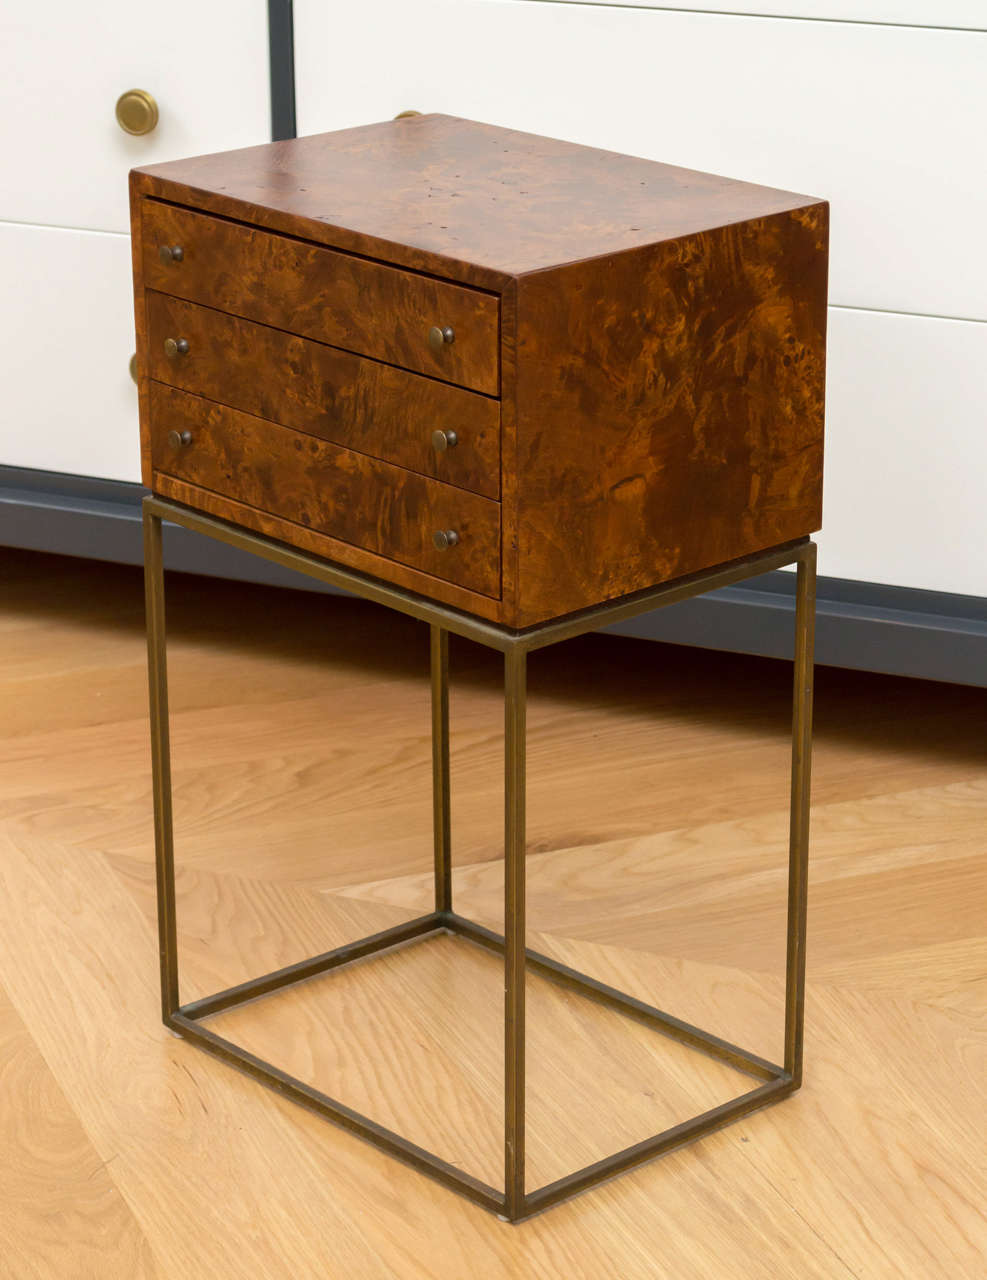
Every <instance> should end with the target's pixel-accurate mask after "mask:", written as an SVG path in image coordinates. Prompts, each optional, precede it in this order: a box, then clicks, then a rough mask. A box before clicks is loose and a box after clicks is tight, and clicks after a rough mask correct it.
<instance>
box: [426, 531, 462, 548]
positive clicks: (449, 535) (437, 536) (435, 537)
mask: <svg viewBox="0 0 987 1280" xmlns="http://www.w3.org/2000/svg"><path fill="white" fill-rule="evenodd" d="M432 541H433V542H434V543H435V546H436V549H437V550H439V551H448V550H449V548H450V547H454V546H455V545H456V543H457V542H458V541H459V534H458V533H457V532H456V530H455V529H436V531H435V532H434V533H433V534H432Z"/></svg>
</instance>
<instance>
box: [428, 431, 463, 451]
mask: <svg viewBox="0 0 987 1280" xmlns="http://www.w3.org/2000/svg"><path fill="white" fill-rule="evenodd" d="M456 444H459V436H457V435H456V433H455V431H433V432H432V448H433V449H434V450H435V452H436V453H445V451H446V449H451V448H452V447H453V445H456Z"/></svg>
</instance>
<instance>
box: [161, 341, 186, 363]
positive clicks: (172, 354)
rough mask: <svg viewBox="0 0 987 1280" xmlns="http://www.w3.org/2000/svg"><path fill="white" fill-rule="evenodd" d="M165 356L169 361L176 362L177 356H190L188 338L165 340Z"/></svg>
mask: <svg viewBox="0 0 987 1280" xmlns="http://www.w3.org/2000/svg"><path fill="white" fill-rule="evenodd" d="M164 349H165V355H166V356H167V357H168V359H169V360H174V359H175V358H176V357H177V356H187V355H188V339H187V338H165V340H164Z"/></svg>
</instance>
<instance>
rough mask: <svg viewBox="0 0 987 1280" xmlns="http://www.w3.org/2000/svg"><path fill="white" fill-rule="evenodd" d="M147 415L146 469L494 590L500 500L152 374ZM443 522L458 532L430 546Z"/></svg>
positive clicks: (439, 574)
mask: <svg viewBox="0 0 987 1280" xmlns="http://www.w3.org/2000/svg"><path fill="white" fill-rule="evenodd" d="M150 422H151V457H152V463H153V467H154V470H155V472H163V473H165V474H167V475H170V476H175V477H176V478H177V479H179V480H185V481H187V482H188V483H189V484H194V485H198V486H199V487H201V488H203V489H209V490H212V492H214V493H218V494H222V495H223V496H225V497H228V498H233V499H235V500H236V501H238V502H242V503H245V504H247V505H248V506H251V507H256V508H258V509H259V510H261V511H266V512H268V513H270V514H271V515H276V516H280V517H282V518H284V519H286V520H290V521H292V522H293V523H294V524H297V525H302V526H304V527H305V528H308V529H313V530H315V531H316V532H317V533H324V534H328V535H329V536H330V537H333V538H339V539H341V540H342V541H344V542H349V543H352V544H353V545H354V546H358V547H363V548H365V549H366V550H368V551H372V552H375V553H376V554H377V555H381V556H387V557H389V558H390V559H392V560H397V561H399V562H400V563H401V564H406V565H410V566H411V567H412V568H415V569H420V570H422V571H424V572H425V573H430V574H433V575H434V576H435V577H437V578H443V579H445V580H446V581H447V582H455V583H457V584H458V585H460V586H464V587H468V588H470V590H472V591H477V592H480V593H481V594H482V595H486V596H493V597H495V598H496V597H498V596H499V595H500V506H499V504H498V503H496V502H491V501H490V499H488V498H481V497H480V496H479V495H477V494H474V493H467V492H466V491H465V490H463V489H456V488H453V487H452V486H451V485H446V484H441V483H439V481H437V480H430V479H427V478H426V477H424V476H416V475H414V474H412V473H411V472H409V471H404V470H402V469H401V468H399V467H392V466H390V465H388V464H387V463H386V462H378V461H377V460H376V459H374V458H368V457H367V456H366V455H365V454H362V453H356V452H354V451H353V450H351V449H341V448H339V446H338V445H334V444H329V443H328V442H326V441H324V440H318V439H316V438H315V437H313V436H309V435H302V434H301V433H300V432H298V431H292V430H291V429H289V428H287V427H280V426H277V425H276V424H275V423H272V422H267V421H265V420H264V419H263V418H258V417H255V416H254V415H252V414H247V413H242V412H240V411H239V410H237V409H230V408H228V407H227V406H226V405H221V404H216V403H215V402H214V401H211V400H205V399H202V398H201V397H199V396H194V395H189V394H188V393H187V392H184V391H179V390H176V389H175V388H174V387H168V386H164V385H163V384H161V383H159V382H152V383H151V388H150ZM173 432H177V433H178V434H177V437H171V433H173ZM182 436H184V441H183V440H182V439H181V437H182ZM170 437H171V438H170ZM449 530H453V531H455V533H456V535H457V536H458V541H456V542H455V544H454V545H452V546H449V547H447V548H446V549H445V550H440V549H439V548H437V547H436V546H435V543H434V541H433V535H434V534H435V533H436V532H437V531H443V532H445V531H449Z"/></svg>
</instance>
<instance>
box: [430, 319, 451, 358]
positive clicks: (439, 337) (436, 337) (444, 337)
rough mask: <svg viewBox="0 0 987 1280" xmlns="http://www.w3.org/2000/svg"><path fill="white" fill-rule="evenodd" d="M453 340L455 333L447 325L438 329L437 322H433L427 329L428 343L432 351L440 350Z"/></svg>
mask: <svg viewBox="0 0 987 1280" xmlns="http://www.w3.org/2000/svg"><path fill="white" fill-rule="evenodd" d="M455 341H456V335H455V333H454V332H453V331H452V329H451V328H450V327H449V326H448V325H446V326H445V328H444V329H440V328H439V326H438V325H437V324H433V325H432V327H431V329H429V331H428V345H429V346H430V347H431V348H432V350H433V351H441V350H442V348H443V347H444V346H446V345H447V344H448V343H450V342H455Z"/></svg>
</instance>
